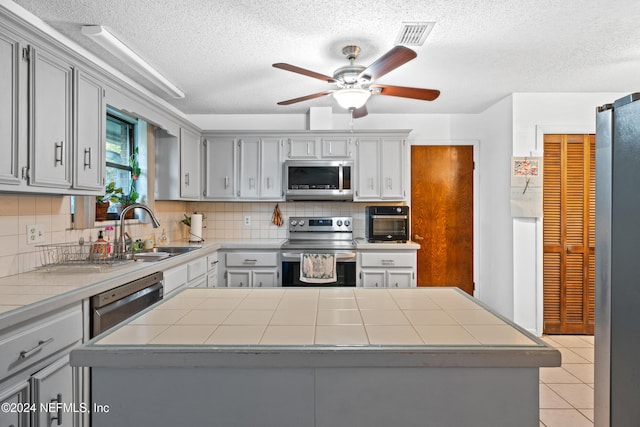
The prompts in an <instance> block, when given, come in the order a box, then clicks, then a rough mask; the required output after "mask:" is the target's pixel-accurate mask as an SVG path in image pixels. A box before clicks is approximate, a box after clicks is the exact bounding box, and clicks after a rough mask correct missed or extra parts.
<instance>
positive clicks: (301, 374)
mask: <svg viewBox="0 0 640 427" xmlns="http://www.w3.org/2000/svg"><path fill="white" fill-rule="evenodd" d="M71 364H72V365H73V366H78V367H83V366H88V367H91V368H92V404H93V405H98V406H97V407H99V408H108V412H106V411H98V412H95V413H93V414H92V425H93V426H95V427H101V426H107V425H136V426H162V425H167V426H168V425H221V426H227V425H234V426H260V425H263V426H276V425H277V426H295V427H299V426H359V425H366V426H389V425H401V426H424V425H429V426H469V425H473V426H511V425H517V426H532V427H533V426H538V425H539V422H538V381H539V380H538V371H539V369H538V368H539V367H541V366H559V365H560V353H559V352H558V351H557V350H555V349H553V348H551V347H549V346H547V345H546V344H545V343H544V342H543V341H541V340H539V339H537V338H536V337H534V336H532V335H530V334H529V333H527V332H526V331H524V330H522V329H520V328H519V327H517V326H516V325H514V324H512V323H511V322H509V321H508V320H507V319H504V318H502V317H501V316H499V315H497V314H496V313H494V312H492V311H491V310H490V309H488V308H487V307H485V306H483V305H482V304H481V303H479V302H478V301H477V300H475V299H473V298H471V297H469V296H467V295H466V294H464V293H462V292H461V291H459V290H457V289H454V288H418V289H364V288H355V289H354V288H334V289H316V288H306V289H299V288H291V289H277V288H276V289H187V290H185V291H183V292H181V293H179V294H178V295H176V296H175V297H173V298H169V299H167V300H164V301H162V302H160V303H158V304H157V305H155V306H154V307H152V308H151V309H149V310H147V311H145V312H143V313H141V314H140V315H138V316H137V317H135V318H134V319H132V320H131V321H129V322H127V323H126V324H124V325H122V326H120V327H118V328H117V329H116V330H112V331H109V332H107V333H105V334H103V335H100V336H98V337H96V338H94V339H93V340H92V341H90V342H88V343H87V344H86V345H85V346H83V347H82V348H80V349H77V350H74V351H73V352H72V353H71Z"/></svg>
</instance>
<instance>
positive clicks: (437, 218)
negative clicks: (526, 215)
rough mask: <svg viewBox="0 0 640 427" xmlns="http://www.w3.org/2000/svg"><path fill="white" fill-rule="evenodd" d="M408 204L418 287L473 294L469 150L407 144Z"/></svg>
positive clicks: (461, 147)
mask: <svg viewBox="0 0 640 427" xmlns="http://www.w3.org/2000/svg"><path fill="white" fill-rule="evenodd" d="M411 204H412V206H411V210H412V211H411V230H412V231H411V232H412V238H413V240H415V241H416V242H417V243H420V250H418V276H417V277H418V279H417V284H418V286H457V287H459V288H460V289H462V290H463V291H465V292H467V293H469V294H470V295H473V289H474V283H473V146H467V145H460V146H426V145H424V146H416V145H414V146H412V147H411Z"/></svg>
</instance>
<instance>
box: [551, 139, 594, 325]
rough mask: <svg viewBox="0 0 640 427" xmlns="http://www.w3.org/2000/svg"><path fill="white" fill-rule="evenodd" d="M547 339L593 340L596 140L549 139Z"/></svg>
mask: <svg viewBox="0 0 640 427" xmlns="http://www.w3.org/2000/svg"><path fill="white" fill-rule="evenodd" d="M543 191H544V198H543V200H544V202H543V204H544V221H543V244H544V248H543V286H544V290H543V295H544V327H543V331H544V333H548V334H593V325H594V302H595V294H594V287H595V265H594V264H595V251H594V245H595V136H594V135H545V136H544V184H543Z"/></svg>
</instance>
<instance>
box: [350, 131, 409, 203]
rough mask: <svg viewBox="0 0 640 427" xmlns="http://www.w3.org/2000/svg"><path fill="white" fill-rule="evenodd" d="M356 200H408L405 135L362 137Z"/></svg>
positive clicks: (359, 146) (357, 143)
mask: <svg viewBox="0 0 640 427" xmlns="http://www.w3.org/2000/svg"><path fill="white" fill-rule="evenodd" d="M356 147H357V156H356V159H357V175H356V177H357V180H356V188H355V190H356V191H355V196H354V200H355V201H375V200H381V201H382V200H384V201H404V200H405V199H406V197H407V193H406V177H405V175H406V171H407V170H408V167H407V165H406V163H407V157H408V156H407V143H406V140H405V139H404V137H402V136H393V135H389V136H380V137H362V138H359V139H358V141H357V142H356Z"/></svg>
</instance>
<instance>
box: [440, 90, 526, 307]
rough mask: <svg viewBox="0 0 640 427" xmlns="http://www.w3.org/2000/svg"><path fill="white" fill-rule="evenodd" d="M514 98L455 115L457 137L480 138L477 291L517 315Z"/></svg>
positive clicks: (494, 303)
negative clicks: (511, 196)
mask: <svg viewBox="0 0 640 427" xmlns="http://www.w3.org/2000/svg"><path fill="white" fill-rule="evenodd" d="M512 102H513V101H512V98H511V97H506V98H504V99H502V100H500V101H498V102H497V103H496V104H494V105H493V106H492V107H490V108H488V109H487V110H486V111H484V112H483V113H481V114H471V115H458V116H454V118H453V119H452V123H451V136H452V138H453V139H477V140H479V141H480V143H479V147H480V152H479V154H478V160H479V161H478V164H476V167H477V168H479V173H478V182H477V183H475V185H478V186H479V194H480V197H479V198H480V200H479V202H478V203H479V204H480V206H479V218H478V221H477V223H478V224H479V227H480V230H479V240H480V241H479V242H478V243H479V245H477V246H476V247H477V250H478V252H479V253H478V269H479V270H480V271H478V277H479V283H477V284H476V289H477V295H476V296H477V297H478V298H479V299H480V300H482V301H484V302H485V303H487V304H488V305H489V306H491V307H492V308H493V309H495V310H497V311H498V312H499V313H501V314H502V315H504V316H506V317H509V318H513V281H512V275H513V258H512V229H511V215H510V203H509V185H510V178H509V173H510V172H509V171H510V168H509V160H510V158H511V143H512V138H511V134H512V127H511V123H512V109H513V108H512Z"/></svg>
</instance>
